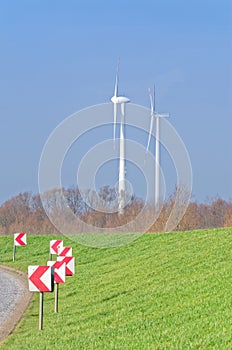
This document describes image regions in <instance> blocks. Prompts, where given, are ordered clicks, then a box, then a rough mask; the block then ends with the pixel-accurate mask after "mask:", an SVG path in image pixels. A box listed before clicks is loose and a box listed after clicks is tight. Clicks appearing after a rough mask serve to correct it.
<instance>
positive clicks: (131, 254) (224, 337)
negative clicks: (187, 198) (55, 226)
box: [0, 229, 232, 350]
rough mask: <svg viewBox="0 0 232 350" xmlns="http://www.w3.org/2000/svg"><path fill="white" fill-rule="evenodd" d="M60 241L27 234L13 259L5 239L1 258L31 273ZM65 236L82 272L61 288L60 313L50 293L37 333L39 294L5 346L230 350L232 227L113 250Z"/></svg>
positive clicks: (145, 239) (0, 240)
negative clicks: (91, 246) (31, 267)
mask: <svg viewBox="0 0 232 350" xmlns="http://www.w3.org/2000/svg"><path fill="white" fill-rule="evenodd" d="M54 238H55V237H54V236H52V237H51V236H45V235H44V236H28V245H27V246H26V247H20V248H18V249H17V255H16V262H15V263H13V262H12V248H13V239H12V237H0V263H2V264H6V265H9V266H15V267H16V268H18V269H21V270H24V271H25V272H26V271H27V266H28V265H36V264H38V265H44V264H46V262H47V260H48V254H49V240H50V239H54ZM57 238H58V237H57ZM61 238H62V239H63V240H64V244H65V245H71V246H72V247H73V255H74V256H75V257H76V275H75V276H73V277H68V278H67V282H66V283H65V284H64V285H60V289H59V292H60V293H59V297H60V298H59V313H58V314H55V313H54V311H53V309H54V293H45V297H44V329H43V331H39V330H38V311H39V293H34V298H33V301H32V303H31V305H30V306H29V308H28V310H27V311H26V313H25V315H24V317H23V319H22V321H21V322H20V324H19V325H18V326H17V328H16V330H15V331H14V333H13V334H12V335H11V336H10V337H9V338H8V339H6V340H5V341H4V342H3V343H1V344H0V349H4V350H9V349H17V350H20V349H22V350H27V349H36V350H43V349H46V350H50V349H51V350H53V349H54V350H55V349H59V350H66V349H68V350H72V349H73V350H79V349H83V350H91V349H99V350H104V349H106V350H110V349H115V350H116V349H120V350H127V349H128V350H137V349H139V350H142V349H157V350H158V349H167V350H172V349H173V350H174V349H176V350H182V349H203V350H206V349H210V350H214V349H220V350H226V349H232V311H231V310H232V284H231V276H232V263H231V261H232V229H217V230H208V231H193V232H178V233H168V234H146V235H144V236H142V237H141V238H139V239H138V240H136V241H134V242H133V243H131V244H130V245H126V246H123V247H120V248H111V249H96V248H95V249H94V248H88V247H84V246H80V245H78V244H76V243H74V242H72V241H69V240H68V239H67V238H66V237H61Z"/></svg>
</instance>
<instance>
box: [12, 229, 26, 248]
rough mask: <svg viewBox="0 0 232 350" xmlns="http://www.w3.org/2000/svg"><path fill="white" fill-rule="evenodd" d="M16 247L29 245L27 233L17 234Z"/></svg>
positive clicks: (15, 238)
mask: <svg viewBox="0 0 232 350" xmlns="http://www.w3.org/2000/svg"><path fill="white" fill-rule="evenodd" d="M14 245H15V246H24V245H27V234H26V233H25V232H20V233H15V234H14Z"/></svg>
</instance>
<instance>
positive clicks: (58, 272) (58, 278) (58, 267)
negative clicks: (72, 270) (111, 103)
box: [47, 261, 66, 283]
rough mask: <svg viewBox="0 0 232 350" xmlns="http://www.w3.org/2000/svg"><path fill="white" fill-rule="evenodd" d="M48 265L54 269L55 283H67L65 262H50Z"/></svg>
mask: <svg viewBox="0 0 232 350" xmlns="http://www.w3.org/2000/svg"><path fill="white" fill-rule="evenodd" d="M47 265H48V266H53V267H54V282H55V283H65V272H66V263H65V261H48V262H47Z"/></svg>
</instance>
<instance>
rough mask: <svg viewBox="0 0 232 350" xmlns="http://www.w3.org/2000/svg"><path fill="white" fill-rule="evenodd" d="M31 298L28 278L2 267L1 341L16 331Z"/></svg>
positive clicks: (0, 268) (0, 273) (0, 292)
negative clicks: (16, 326)
mask: <svg viewBox="0 0 232 350" xmlns="http://www.w3.org/2000/svg"><path fill="white" fill-rule="evenodd" d="M30 298H31V293H29V292H28V285H27V280H26V277H25V276H24V275H23V274H22V273H20V272H19V271H18V272H14V270H12V269H8V268H5V267H2V266H0V341H1V340H3V339H4V338H5V337H6V336H7V335H8V334H9V333H11V331H12V330H13V329H14V327H15V325H16V324H17V323H18V321H19V320H20V318H21V316H22V314H23V312H24V311H25V309H26V307H27V305H28V303H29V301H30Z"/></svg>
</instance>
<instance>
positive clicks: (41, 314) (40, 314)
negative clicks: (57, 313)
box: [39, 292, 43, 331]
mask: <svg viewBox="0 0 232 350" xmlns="http://www.w3.org/2000/svg"><path fill="white" fill-rule="evenodd" d="M42 329H43V292H40V295H39V331H42Z"/></svg>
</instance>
